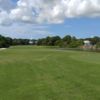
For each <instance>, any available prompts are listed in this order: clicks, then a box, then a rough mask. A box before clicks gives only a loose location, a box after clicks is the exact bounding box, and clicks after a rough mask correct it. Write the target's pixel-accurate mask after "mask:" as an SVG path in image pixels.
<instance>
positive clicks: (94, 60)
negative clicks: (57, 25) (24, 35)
mask: <svg viewBox="0 0 100 100" xmlns="http://www.w3.org/2000/svg"><path fill="white" fill-rule="evenodd" d="M99 61H100V54H99V53H91V52H90V53H89V52H80V51H79V52H78V51H67V50H65V51H64V50H55V49H50V48H45V47H35V46H34V47H32V46H18V47H12V48H10V49H6V50H4V51H0V100H100V62H99Z"/></svg>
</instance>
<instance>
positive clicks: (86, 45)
mask: <svg viewBox="0 0 100 100" xmlns="http://www.w3.org/2000/svg"><path fill="white" fill-rule="evenodd" d="M92 47H93V46H92V44H91V42H90V41H89V40H85V41H84V46H83V49H84V50H88V49H92Z"/></svg>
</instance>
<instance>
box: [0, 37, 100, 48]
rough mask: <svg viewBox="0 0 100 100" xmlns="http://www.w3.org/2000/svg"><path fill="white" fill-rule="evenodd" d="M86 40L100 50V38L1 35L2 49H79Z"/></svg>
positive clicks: (0, 43) (0, 45)
mask: <svg viewBox="0 0 100 100" xmlns="http://www.w3.org/2000/svg"><path fill="white" fill-rule="evenodd" d="M84 40H89V41H90V42H91V45H96V47H97V48H100V37H98V36H94V37H93V38H85V39H78V38H76V37H74V36H70V35H66V36H64V37H63V38H61V37H60V36H52V37H50V36H48V37H46V38H41V39H37V40H35V39H12V38H10V37H4V36H2V35H0V48H7V47H9V46H15V45H38V46H59V47H62V48H64V47H66V48H79V47H80V46H82V45H83V44H84Z"/></svg>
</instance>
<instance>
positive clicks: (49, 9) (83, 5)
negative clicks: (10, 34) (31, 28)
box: [0, 0, 100, 24]
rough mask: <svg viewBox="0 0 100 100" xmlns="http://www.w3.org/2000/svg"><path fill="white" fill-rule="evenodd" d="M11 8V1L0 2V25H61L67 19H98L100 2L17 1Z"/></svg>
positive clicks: (89, 0)
mask: <svg viewBox="0 0 100 100" xmlns="http://www.w3.org/2000/svg"><path fill="white" fill-rule="evenodd" d="M12 6H13V3H12V2H11V0H0V10H1V11H0V24H4V23H5V24H6V23H8V21H7V20H9V21H11V22H12V21H13V22H27V23H62V22H63V21H64V20H65V19H67V18H74V17H84V16H85V17H100V0H19V1H18V2H17V4H16V6H15V7H12ZM8 8H9V10H8ZM5 16H6V17H5Z"/></svg>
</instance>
